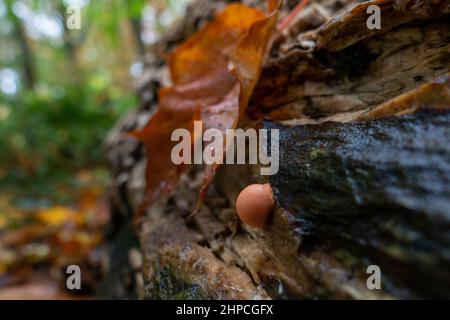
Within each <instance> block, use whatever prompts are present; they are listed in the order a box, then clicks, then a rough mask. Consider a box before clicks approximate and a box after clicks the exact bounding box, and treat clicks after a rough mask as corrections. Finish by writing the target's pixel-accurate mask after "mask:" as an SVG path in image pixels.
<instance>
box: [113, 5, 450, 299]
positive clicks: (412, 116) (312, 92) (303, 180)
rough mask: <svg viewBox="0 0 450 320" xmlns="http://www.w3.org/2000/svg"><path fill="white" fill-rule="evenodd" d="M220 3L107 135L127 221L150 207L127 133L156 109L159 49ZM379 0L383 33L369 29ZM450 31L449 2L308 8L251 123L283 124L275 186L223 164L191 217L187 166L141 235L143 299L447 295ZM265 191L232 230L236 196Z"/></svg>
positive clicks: (135, 145)
mask: <svg viewBox="0 0 450 320" xmlns="http://www.w3.org/2000/svg"><path fill="white" fill-rule="evenodd" d="M226 2H227V1H207V0H199V1H195V3H194V4H193V5H192V6H190V7H189V9H188V12H187V14H186V17H185V19H184V20H183V21H181V22H180V24H179V25H178V26H177V27H176V28H175V29H174V30H172V32H170V33H168V34H167V36H166V37H165V38H164V39H162V40H161V41H160V42H159V43H158V44H157V45H155V46H154V47H152V48H151V53H152V55H153V59H152V60H151V61H148V62H147V64H146V71H145V74H144V77H143V79H142V82H141V86H140V90H139V92H140V97H141V107H140V108H139V109H137V110H135V111H134V112H132V113H131V114H129V115H128V116H127V117H125V118H124V119H122V120H121V121H120V122H119V123H118V124H117V125H116V127H115V128H114V129H113V130H112V131H111V133H110V135H109V136H108V138H107V140H106V147H107V152H108V159H109V163H110V167H111V171H112V173H113V176H114V185H113V187H112V195H111V203H112V204H113V207H114V211H115V214H116V215H118V216H123V217H128V219H129V221H131V216H132V214H133V212H135V211H136V209H137V207H138V206H139V204H140V202H141V200H142V197H143V192H144V188H145V181H144V176H145V175H144V170H145V159H146V155H145V154H144V150H143V148H142V146H141V145H140V144H139V142H138V141H136V140H134V139H132V138H129V137H128V136H127V135H126V132H127V131H130V130H133V129H136V128H141V127H143V126H144V125H145V123H146V121H147V120H148V117H149V115H150V114H151V112H152V111H153V110H154V109H155V108H156V106H157V101H156V96H157V90H158V88H160V87H161V85H162V84H163V83H166V81H167V79H165V78H164V77H166V74H167V72H166V70H165V68H166V66H165V64H164V63H163V58H162V57H163V54H164V53H165V52H167V51H168V50H170V49H172V48H174V47H175V46H176V45H177V44H179V43H181V42H182V41H183V40H184V39H186V38H187V37H188V36H189V35H191V34H192V33H194V32H195V31H196V30H198V28H200V27H201V26H202V25H204V23H205V22H206V21H208V20H209V19H210V18H211V16H212V13H213V12H214V11H215V10H216V9H217V8H221V7H222V6H223V5H224V4H225V3H226ZM245 2H246V3H249V4H252V5H258V4H262V3H264V2H265V1H245ZM374 3H375V4H378V5H379V6H380V7H381V10H382V19H383V20H382V21H383V22H382V23H383V28H382V30H380V31H376V30H375V31H374V30H368V29H367V28H365V21H366V18H367V15H366V13H365V12H366V8H367V6H368V5H370V4H374ZM289 5H290V6H292V4H291V3H290V2H289ZM355 6H356V7H355ZM354 7H355V8H354ZM352 8H353V9H352ZM337 17H339V18H338V19H331V18H337ZM449 21H450V19H449V2H448V1H438V0H436V1H420V0H404V1H372V2H362V1H339V0H321V1H314V4H313V5H311V6H309V7H308V8H307V9H305V10H304V11H303V12H302V13H301V14H300V16H299V17H298V18H297V19H296V20H295V21H293V22H292V25H291V26H290V28H289V30H288V32H286V34H285V35H283V36H282V37H281V36H280V37H279V38H277V39H276V41H275V43H274V46H273V48H272V51H271V53H270V56H269V57H268V58H267V61H266V63H265V67H264V70H263V73H262V77H261V80H260V82H259V85H258V87H257V89H256V91H255V93H254V95H253V98H252V100H251V103H250V106H249V112H248V119H246V120H248V121H246V122H245V123H250V122H251V120H252V118H254V117H261V116H264V117H265V118H266V119H267V120H265V121H264V122H263V123H262V124H261V126H263V127H265V128H278V129H280V134H281V141H280V153H281V155H280V157H281V158H280V170H279V172H278V173H277V174H276V175H274V176H271V177H270V179H268V178H267V177H264V176H260V175H259V168H258V166H255V165H233V166H231V165H229V166H222V168H221V169H220V170H219V172H218V174H217V176H216V179H215V184H214V186H213V187H212V188H211V190H210V191H209V193H208V196H207V199H206V202H205V205H204V206H203V207H202V208H201V210H200V211H199V212H198V213H197V214H196V215H195V216H193V217H191V218H189V217H188V216H189V214H190V213H191V210H192V208H193V207H194V205H195V202H196V200H197V196H198V189H199V187H200V184H201V180H202V170H201V168H200V167H196V166H194V167H192V168H191V169H190V170H189V171H188V172H187V173H186V174H185V175H184V176H183V177H182V178H181V180H180V182H179V184H178V187H177V190H176V192H174V194H173V196H172V197H170V199H161V200H160V201H159V202H158V203H157V204H156V205H155V206H153V207H152V208H151V209H149V210H148V212H147V215H146V217H145V219H144V221H143V223H142V225H141V226H140V227H139V229H138V234H139V238H140V243H141V247H142V248H141V249H142V254H143V267H142V269H141V271H140V272H142V274H143V278H144V279H145V281H144V283H145V284H144V285H143V286H142V287H141V288H140V289H141V293H142V295H143V296H145V297H146V298H156V299H159V298H160V299H166V298H189V299H199V298H212V299H242V298H243V299H254V298H258V299H266V298H300V299H304V298H351V299H365V298H450V291H449V290H448V287H449V286H450V238H449V235H450V232H449V231H450V147H449V145H448V141H450V111H449V109H450V93H449V84H450V80H449V75H448V70H449V64H450V59H449V58H450V54H449V52H450V51H449V49H450V44H449V43H450V41H449V34H450V32H449V31H450V30H449V29H450V28H449ZM264 182H270V183H271V185H272V188H273V190H274V194H275V198H276V209H275V212H274V214H273V217H272V219H271V221H270V222H269V224H268V225H267V226H266V227H265V228H264V229H254V228H251V227H248V226H246V225H243V224H241V223H240V222H239V221H238V219H237V217H236V213H235V209H234V208H235V202H236V198H237V195H238V194H239V192H240V191H241V190H242V189H243V188H244V187H245V186H247V185H248V184H251V183H264ZM370 265H377V266H379V267H380V269H381V289H380V290H369V289H368V287H367V285H366V281H367V278H368V277H369V276H370V274H367V273H366V271H367V267H368V266H370Z"/></svg>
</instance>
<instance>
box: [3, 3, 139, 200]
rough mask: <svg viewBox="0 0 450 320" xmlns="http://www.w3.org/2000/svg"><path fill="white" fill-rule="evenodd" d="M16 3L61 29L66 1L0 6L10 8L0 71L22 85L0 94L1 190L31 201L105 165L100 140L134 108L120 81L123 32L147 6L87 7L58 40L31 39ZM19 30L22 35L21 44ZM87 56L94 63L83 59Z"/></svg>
mask: <svg viewBox="0 0 450 320" xmlns="http://www.w3.org/2000/svg"><path fill="white" fill-rule="evenodd" d="M6 1H8V2H6ZM17 3H20V4H21V5H22V6H23V5H25V6H26V7H27V8H28V10H29V11H30V12H32V13H33V14H36V15H37V14H45V15H47V16H48V17H50V18H51V19H53V20H54V21H59V23H61V25H62V24H63V23H64V18H63V17H64V13H65V10H66V6H67V3H68V2H67V1H61V0H52V1H36V0H0V7H2V6H3V7H4V8H6V9H7V10H5V11H4V13H3V16H2V17H1V19H3V18H6V19H5V20H4V22H5V24H3V22H2V24H1V25H0V34H1V35H0V36H1V37H2V48H1V49H0V71H1V70H3V69H4V68H8V69H9V70H14V72H15V73H16V74H18V75H19V80H20V81H19V83H18V91H17V92H16V94H13V95H7V94H6V93H3V92H2V91H1V90H0V137H1V139H0V155H1V158H0V190H6V189H7V190H9V191H8V192H10V191H11V190H13V191H12V193H15V194H17V195H19V196H23V195H26V196H27V197H34V196H42V195H46V194H51V193H54V192H55V190H56V189H57V188H56V187H55V186H57V185H61V184H63V185H68V184H70V181H71V180H75V179H73V176H74V175H75V174H76V172H77V171H78V170H80V169H83V168H97V167H98V166H101V165H103V164H104V161H103V160H104V159H103V158H104V152H103V150H102V143H103V139H104V138H105V135H106V134H107V132H108V131H109V130H110V129H111V128H112V126H113V125H114V123H115V122H116V121H117V119H118V118H119V117H120V116H121V115H122V114H123V113H124V112H125V111H126V110H127V109H129V108H132V107H136V105H137V103H138V102H137V99H136V97H135V92H134V91H133V89H132V88H131V86H130V79H128V80H127V79H121V78H119V77H118V74H119V75H127V74H128V68H129V65H130V64H131V63H132V62H133V55H130V51H126V50H124V48H126V47H130V43H131V44H133V42H132V41H134V39H124V38H122V37H123V32H121V29H120V28H121V26H123V25H124V23H126V22H127V19H130V18H134V17H137V18H139V17H140V15H141V12H142V10H143V8H144V6H145V4H146V3H147V2H146V1H145V0H133V1H124V0H117V1H90V2H89V4H88V5H87V6H85V7H84V8H83V28H82V30H80V31H75V32H70V31H68V30H63V31H62V32H64V33H63V34H61V36H60V37H57V38H48V37H45V36H43V37H36V36H31V34H29V32H30V29H29V26H27V25H26V23H27V21H26V19H23V17H19V16H17V15H16V14H15V12H16V11H14V10H12V8H13V7H14V5H15V4H17ZM0 15H1V10H0ZM6 26H7V27H6ZM17 28H22V30H23V31H24V32H26V34H25V36H26V37H25V41H26V43H24V40H23V39H20V38H19V37H18V34H17ZM24 45H26V47H27V48H26V49H27V50H28V51H29V52H28V55H24V51H23V49H24ZM87 51H89V52H93V57H94V58H92V59H90V60H89V59H88V58H86V56H88V57H89V55H88V54H86V52H87ZM124 52H125V53H124ZM127 52H128V53H127ZM126 54H128V56H126ZM134 57H136V55H135V56H134ZM123 61H129V62H128V63H123ZM26 62H28V63H29V64H30V65H31V66H32V67H33V69H34V78H35V84H34V86H33V88H30V87H28V86H27V83H26V81H25V72H24V64H25V63H26ZM111 66H113V68H112V67H111ZM0 77H1V75H0ZM1 80H2V79H0V81H1ZM0 89H1V88H0Z"/></svg>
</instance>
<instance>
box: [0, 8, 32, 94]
mask: <svg viewBox="0 0 450 320" xmlns="http://www.w3.org/2000/svg"><path fill="white" fill-rule="evenodd" d="M13 3H14V1H11V0H6V1H5V5H6V13H7V16H8V17H9V19H10V21H11V23H12V25H13V28H14V32H15V34H16V37H17V41H18V43H19V46H20V51H21V62H22V66H23V76H24V79H25V87H26V88H27V89H30V90H33V89H34V85H35V83H36V75H35V69H34V57H33V53H32V50H31V48H30V46H29V44H28V39H27V35H26V32H25V30H24V25H23V23H22V21H21V20H20V18H19V17H17V16H16V14H15V13H14V10H13Z"/></svg>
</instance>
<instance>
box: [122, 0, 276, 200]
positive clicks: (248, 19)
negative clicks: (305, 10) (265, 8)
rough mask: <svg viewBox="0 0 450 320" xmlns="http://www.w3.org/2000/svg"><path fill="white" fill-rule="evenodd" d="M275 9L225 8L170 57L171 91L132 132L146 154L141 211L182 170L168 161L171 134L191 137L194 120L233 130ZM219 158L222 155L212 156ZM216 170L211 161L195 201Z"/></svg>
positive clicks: (255, 74) (165, 92)
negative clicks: (180, 132) (182, 132)
mask: <svg viewBox="0 0 450 320" xmlns="http://www.w3.org/2000/svg"><path fill="white" fill-rule="evenodd" d="M277 4H278V1H275V0H270V1H269V8H270V10H272V12H271V14H270V15H268V16H266V15H265V14H264V13H263V12H262V11H260V10H258V9H255V8H251V7H248V6H245V5H243V4H230V5H229V6H227V7H226V8H225V9H224V10H223V11H222V12H221V13H219V14H218V15H217V16H216V17H215V18H214V20H213V21H211V22H210V23H208V24H207V25H206V26H205V27H204V28H203V29H201V30H200V31H199V32H197V33H196V34H195V35H193V36H192V37H190V38H189V39H188V40H186V41H185V42H184V43H182V44H181V45H180V46H179V47H178V48H177V49H176V50H175V51H174V52H173V53H172V54H171V55H170V56H169V59H168V64H169V69H170V74H171V78H172V82H173V86H172V87H167V88H163V89H161V91H160V92H159V100H158V101H159V109H158V110H157V112H156V113H155V114H154V115H153V116H152V118H151V119H150V120H149V122H148V124H147V125H146V126H145V127H144V128H143V129H142V130H140V131H136V132H132V133H131V135H133V136H135V137H137V138H139V139H140V140H141V141H142V142H143V143H144V144H145V146H146V149H147V156H148V160H147V169H146V181H147V186H146V191H147V196H146V200H145V203H144V205H145V206H148V205H151V204H152V203H153V202H154V201H155V200H156V199H157V198H158V197H160V196H166V195H168V194H170V193H171V191H172V190H173V188H174V187H175V185H176V183H177V181H178V178H179V176H180V174H181V173H182V172H183V170H184V168H185V166H184V165H183V164H180V165H176V164H174V163H173V162H172V159H171V152H172V149H173V147H174V146H175V144H176V143H177V142H172V141H171V135H172V132H173V131H174V130H176V129H187V130H188V131H189V132H190V133H191V135H192V133H193V130H194V121H196V120H202V121H203V129H204V130H207V129H210V128H215V129H218V130H220V131H222V132H225V130H226V129H231V128H235V127H236V126H237V125H238V122H239V119H240V118H241V117H242V116H243V114H244V112H245V110H246V108H247V105H248V101H249V99H250V97H251V95H252V93H253V90H254V87H255V85H256V83H257V81H258V79H259V76H260V72H261V67H262V63H263V61H264V58H265V56H266V53H267V50H268V47H269V44H270V40H271V36H272V33H273V31H274V30H275V25H276V22H277V16H278V11H277V10H276V8H277V7H278V5H277ZM230 66H231V70H230ZM194 143H195V141H191V145H193V144H194ZM206 147H207V146H206ZM219 157H223V154H221V153H219V152H217V153H215V154H214V158H215V159H219ZM217 166H218V165H217V161H216V164H213V165H209V166H208V167H207V169H206V171H205V178H204V183H203V187H202V191H201V196H200V199H202V198H203V196H204V194H205V192H206V189H207V187H208V185H209V184H210V182H211V181H212V179H213V177H214V173H215V170H216V168H217Z"/></svg>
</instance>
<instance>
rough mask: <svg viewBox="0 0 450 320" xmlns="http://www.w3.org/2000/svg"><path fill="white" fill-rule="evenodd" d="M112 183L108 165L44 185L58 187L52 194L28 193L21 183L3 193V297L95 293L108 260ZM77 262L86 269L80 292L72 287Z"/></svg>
mask: <svg viewBox="0 0 450 320" xmlns="http://www.w3.org/2000/svg"><path fill="white" fill-rule="evenodd" d="M107 183H108V178H107V175H106V173H105V169H103V168H94V169H84V170H81V171H79V172H76V173H75V176H74V177H72V178H71V181H70V183H67V181H64V180H61V181H58V180H56V181H53V182H52V184H50V185H48V184H47V185H44V186H42V188H43V189H45V188H49V189H51V190H53V192H50V193H47V195H46V196H45V195H44V196H43V195H39V196H37V195H34V196H33V195H29V194H27V193H22V192H20V186H15V189H14V188H9V189H8V190H5V191H3V192H2V193H1V194H0V299H15V298H21V299H71V298H88V297H89V296H90V294H91V293H92V292H93V291H94V290H95V287H96V286H97V284H98V282H99V279H100V278H101V275H102V270H103V269H104V268H103V267H104V264H105V250H104V248H103V242H104V227H105V226H106V224H107V223H108V221H109V211H108V208H107V205H106V202H105V197H104V193H105V190H106V186H107ZM23 194H27V196H26V197H24V196H23ZM72 264H75V265H78V266H80V267H82V270H83V272H84V273H85V274H83V277H82V290H80V291H78V290H76V291H69V290H68V289H67V288H66V279H67V277H68V275H67V274H66V269H67V266H69V265H72Z"/></svg>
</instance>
